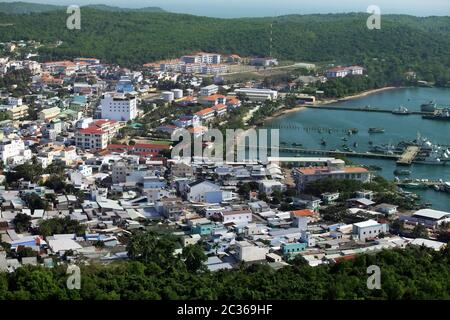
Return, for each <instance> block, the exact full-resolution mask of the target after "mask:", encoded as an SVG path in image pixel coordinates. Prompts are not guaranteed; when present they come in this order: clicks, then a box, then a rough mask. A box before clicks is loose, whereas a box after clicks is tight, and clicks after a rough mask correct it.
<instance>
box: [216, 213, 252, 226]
mask: <svg viewBox="0 0 450 320" xmlns="http://www.w3.org/2000/svg"><path fill="white" fill-rule="evenodd" d="M221 215H222V222H223V223H232V222H234V223H235V224H239V225H241V224H248V223H250V222H252V212H251V211H250V210H248V209H247V210H245V209H244V210H232V211H222V212H221Z"/></svg>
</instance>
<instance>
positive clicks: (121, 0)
mask: <svg viewBox="0 0 450 320" xmlns="http://www.w3.org/2000/svg"><path fill="white" fill-rule="evenodd" d="M13 1H14V0H13ZM13 1H12V0H7V1H6V2H13ZM22 1H26V2H35V3H48V4H58V5H71V4H76V5H80V6H81V5H86V4H99V3H101V4H108V5H111V6H118V7H127V8H142V7H150V6H157V7H161V8H163V9H165V10H167V11H171V12H179V13H189V14H195V15H205V16H212V17H223V18H234V17H258V16H277V15H284V14H310V13H341V12H366V11H367V8H368V7H369V6H370V5H377V6H378V7H379V8H380V9H381V14H383V13H401V14H410V15H416V16H430V15H439V16H442V15H449V16H450V0H315V1H312V0H22ZM0 2H4V0H0Z"/></svg>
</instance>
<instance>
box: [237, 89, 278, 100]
mask: <svg viewBox="0 0 450 320" xmlns="http://www.w3.org/2000/svg"><path fill="white" fill-rule="evenodd" d="M234 95H242V96H244V97H246V98H248V99H249V100H250V101H257V102H258V101H259V102H263V101H266V100H276V99H277V98H278V91H275V90H270V89H255V88H241V89H236V90H234Z"/></svg>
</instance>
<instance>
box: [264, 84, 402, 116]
mask: <svg viewBox="0 0 450 320" xmlns="http://www.w3.org/2000/svg"><path fill="white" fill-rule="evenodd" d="M401 88H403V87H392V86H391V87H383V88H378V89H372V90H367V91H363V92H360V93H357V94H354V95H351V96H346V97H344V98H340V99H324V100H321V101H319V102H317V103H315V104H314V106H317V107H320V106H325V105H329V104H332V103H337V102H343V101H348V100H352V99H357V98H362V97H366V96H369V95H371V94H375V93H380V92H384V91H388V90H394V89H401ZM306 109H307V107H306V106H305V105H298V106H295V107H293V108H290V109H282V110H279V111H277V112H275V113H274V114H273V115H271V116H268V117H266V118H265V119H264V123H265V122H266V121H269V120H273V119H275V118H278V117H280V116H283V115H285V114H289V113H292V112H297V111H302V110H306Z"/></svg>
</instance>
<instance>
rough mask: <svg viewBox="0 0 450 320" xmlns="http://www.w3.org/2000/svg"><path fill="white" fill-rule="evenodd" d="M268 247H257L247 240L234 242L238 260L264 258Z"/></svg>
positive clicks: (259, 259) (258, 259) (249, 260)
mask: <svg viewBox="0 0 450 320" xmlns="http://www.w3.org/2000/svg"><path fill="white" fill-rule="evenodd" d="M268 253H269V248H266V247H258V246H256V245H254V244H251V243H249V242H248V241H237V242H236V258H237V259H238V260H239V261H245V262H252V261H262V260H266V255H267V254H268Z"/></svg>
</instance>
